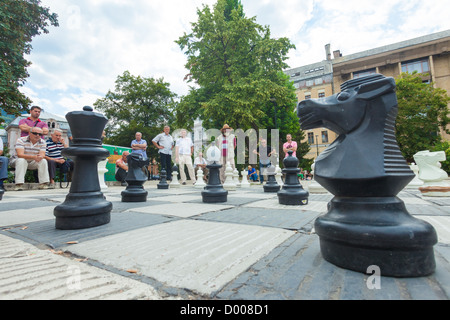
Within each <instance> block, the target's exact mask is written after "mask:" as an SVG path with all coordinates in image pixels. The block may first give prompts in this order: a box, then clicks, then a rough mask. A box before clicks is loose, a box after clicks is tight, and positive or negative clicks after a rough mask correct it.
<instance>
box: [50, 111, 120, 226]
mask: <svg viewBox="0 0 450 320" xmlns="http://www.w3.org/2000/svg"><path fill="white" fill-rule="evenodd" d="M66 119H67V121H68V122H69V126H70V129H71V131H72V134H73V144H72V146H71V147H69V148H67V149H64V150H63V151H62V155H64V156H67V157H69V158H71V159H73V161H74V163H75V165H74V172H73V175H72V185H71V186H70V191H69V194H68V195H67V196H66V200H65V201H64V202H63V203H62V204H60V205H59V206H56V207H55V209H54V215H55V217H56V225H55V227H56V229H62V230H74V229H85V228H91V227H96V226H100V225H104V224H107V223H109V222H110V219H111V217H110V214H111V210H112V203H111V202H109V201H106V200H105V197H104V195H103V193H102V192H101V191H100V183H99V180H98V172H97V164H98V162H99V161H101V160H105V159H106V158H107V157H108V156H109V151H108V150H106V149H104V148H103V147H102V140H101V136H102V132H103V129H104V128H105V125H106V123H107V122H108V119H106V118H105V116H103V115H102V114H100V113H96V112H93V109H92V108H91V107H84V108H83V111H73V112H69V113H68V114H67V115H66Z"/></svg>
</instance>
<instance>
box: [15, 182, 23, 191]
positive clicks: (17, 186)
mask: <svg viewBox="0 0 450 320" xmlns="http://www.w3.org/2000/svg"><path fill="white" fill-rule="evenodd" d="M22 190H23V184H22V183H19V184H16V185H15V186H14V189H13V191H22Z"/></svg>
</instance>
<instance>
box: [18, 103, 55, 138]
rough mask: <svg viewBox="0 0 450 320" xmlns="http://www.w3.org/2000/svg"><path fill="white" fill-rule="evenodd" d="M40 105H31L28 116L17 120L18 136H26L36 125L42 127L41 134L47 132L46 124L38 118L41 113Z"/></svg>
mask: <svg viewBox="0 0 450 320" xmlns="http://www.w3.org/2000/svg"><path fill="white" fill-rule="evenodd" d="M41 111H42V109H41V107H38V106H32V107H31V109H30V116H29V117H28V118H26V119H22V120H20V121H19V129H20V136H21V137H26V136H28V135H29V134H30V132H31V129H32V128H34V127H38V128H41V129H42V134H43V135H44V136H46V135H47V134H48V125H47V123H45V122H44V121H41V119H39V117H40V115H41Z"/></svg>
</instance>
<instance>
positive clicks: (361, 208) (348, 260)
mask: <svg viewBox="0 0 450 320" xmlns="http://www.w3.org/2000/svg"><path fill="white" fill-rule="evenodd" d="M397 111H398V105H397V96H396V94H395V81H394V79H393V78H386V77H384V76H383V75H380V74H375V75H372V76H367V77H364V78H360V79H354V80H349V81H347V82H345V83H343V84H342V86H341V92H340V93H339V94H336V95H333V96H331V97H327V98H324V99H310V100H305V101H302V102H300V103H299V106H298V111H297V112H298V116H299V118H300V123H301V127H302V129H303V130H307V129H313V128H318V127H326V128H328V129H330V130H333V131H334V132H336V133H338V135H339V137H338V138H337V139H336V141H334V142H333V143H332V144H331V145H330V146H329V147H328V148H327V149H326V150H325V151H323V152H322V153H321V154H320V155H319V157H318V158H317V160H316V165H315V179H316V180H317V181H318V182H319V183H320V184H321V185H322V186H323V187H325V188H326V189H327V190H328V191H330V192H331V193H332V194H333V195H334V196H335V197H334V198H333V199H332V200H331V202H330V203H329V205H328V213H327V214H326V215H324V216H321V217H319V218H318V219H317V220H316V221H315V230H316V232H317V234H318V235H319V237H320V247H321V252H322V255H323V257H324V258H325V259H326V260H327V261H329V262H331V263H333V264H335V265H338V266H340V267H343V268H347V269H351V270H355V271H359V272H364V273H366V272H367V269H368V267H369V266H372V265H376V266H378V267H379V268H380V270H381V275H384V276H394V277H416V276H425V275H429V274H431V273H433V272H434V270H435V259H434V251H433V246H434V245H435V244H436V242H437V235H436V231H435V230H434V228H433V227H432V226H431V225H430V224H429V223H427V222H425V221H422V220H419V219H416V218H414V217H412V216H411V215H410V214H409V213H408V211H407V210H406V207H405V204H404V203H403V201H402V200H400V199H399V198H398V197H397V194H398V193H399V192H400V191H401V190H402V189H403V188H404V187H405V186H406V185H407V184H408V183H409V182H410V181H411V180H412V179H413V178H414V173H413V172H412V170H411V169H410V167H409V166H408V165H407V163H406V161H405V159H404V158H403V156H402V154H401V152H400V150H399V147H398V145H397V140H396V137H395V119H396V116H397Z"/></svg>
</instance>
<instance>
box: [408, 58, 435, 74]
mask: <svg viewBox="0 0 450 320" xmlns="http://www.w3.org/2000/svg"><path fill="white" fill-rule="evenodd" d="M414 71H417V72H418V73H425V72H428V71H430V67H429V65H428V59H419V60H413V61H406V62H402V72H408V73H413V72H414Z"/></svg>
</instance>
